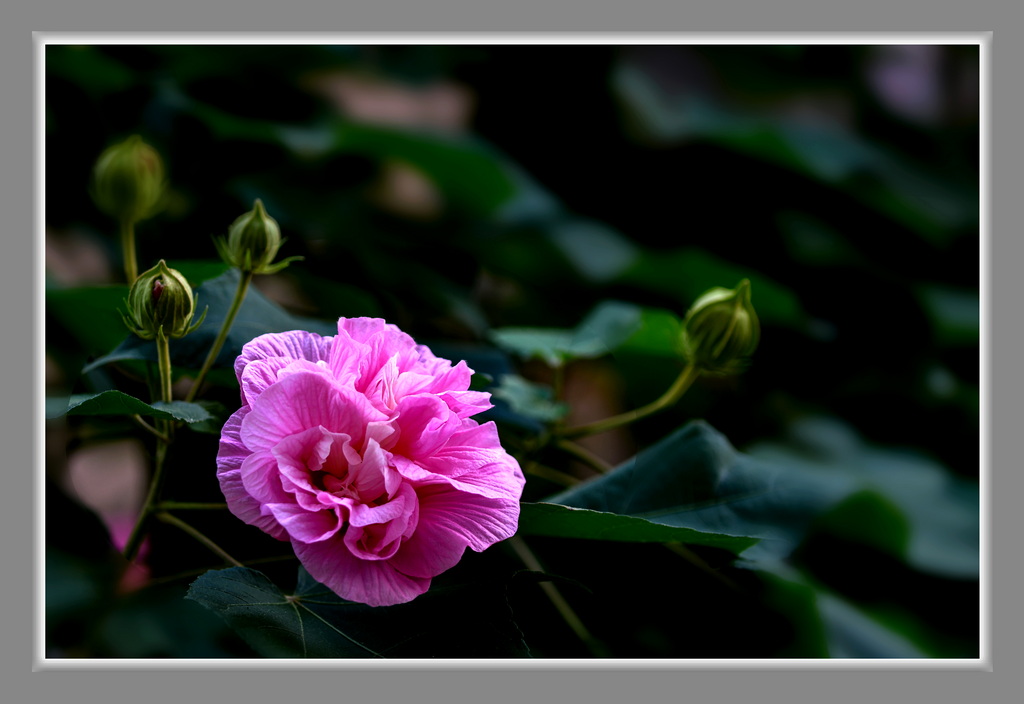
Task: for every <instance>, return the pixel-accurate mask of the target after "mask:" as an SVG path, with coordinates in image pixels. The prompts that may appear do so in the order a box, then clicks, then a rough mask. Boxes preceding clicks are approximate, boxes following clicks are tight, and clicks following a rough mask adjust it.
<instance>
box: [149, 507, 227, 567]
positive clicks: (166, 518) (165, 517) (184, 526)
mask: <svg viewBox="0 0 1024 704" xmlns="http://www.w3.org/2000/svg"><path fill="white" fill-rule="evenodd" d="M156 517H157V519H158V520H161V521H163V522H164V523H170V524H171V525H172V526H176V527H178V528H180V529H181V530H183V531H185V532H186V533H188V534H189V535H191V536H192V537H193V538H195V539H196V540H198V541H199V542H200V543H202V544H203V545H205V546H206V547H207V548H209V549H210V551H211V552H213V553H215V554H216V555H218V556H219V557H220V558H221V559H223V560H224V561H225V562H227V563H229V564H232V565H234V566H235V567H242V566H243V565H242V563H241V562H239V561H238V560H236V559H235V558H233V557H231V555H229V554H227V552H225V551H224V548H222V547H221V546H220V545H217V543H215V542H213V541H212V540H210V539H209V538H207V537H206V536H205V535H203V534H202V533H200V532H199V531H198V530H197V529H195V528H193V527H192V526H190V525H189V524H188V523H185V521H183V520H181V519H180V518H178V517H177V516H173V515H171V514H169V513H167V512H166V511H160V512H159V513H157V514H156Z"/></svg>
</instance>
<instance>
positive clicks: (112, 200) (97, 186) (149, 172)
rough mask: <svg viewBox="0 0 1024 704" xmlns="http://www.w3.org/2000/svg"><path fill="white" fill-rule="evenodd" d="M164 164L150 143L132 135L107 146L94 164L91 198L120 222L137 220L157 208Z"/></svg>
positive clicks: (158, 206) (160, 197) (161, 189)
mask: <svg viewBox="0 0 1024 704" xmlns="http://www.w3.org/2000/svg"><path fill="white" fill-rule="evenodd" d="M165 186H166V184H165V181H164V164H163V161H162V160H161V159H160V154H158V153H157V151H156V150H155V149H153V147H151V146H149V145H148V144H146V143H145V142H143V141H142V138H141V137H139V136H138V135H133V136H131V137H129V138H128V139H126V140H125V141H123V142H121V143H119V144H115V145H113V146H111V147H108V148H107V149H106V150H105V151H104V152H103V153H102V154H100V157H99V159H97V160H96V165H95V166H94V167H93V193H92V195H93V199H94V200H95V201H96V205H97V206H98V207H99V209H100V210H102V211H103V212H105V213H107V214H108V215H110V216H112V217H114V218H115V219H117V220H118V221H120V222H130V223H134V222H138V221H139V220H143V219H145V218H147V217H149V216H151V215H153V214H154V213H155V212H156V211H157V210H159V208H160V205H161V203H162V200H163V195H164V189H165Z"/></svg>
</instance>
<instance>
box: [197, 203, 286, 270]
mask: <svg viewBox="0 0 1024 704" xmlns="http://www.w3.org/2000/svg"><path fill="white" fill-rule="evenodd" d="M283 242H284V240H282V239H281V228H280V227H278V224H277V220H275V219H274V218H272V217H270V216H269V215H267V211H266V209H265V208H264V207H263V201H261V200H260V199H259V198H257V199H256V202H255V203H254V204H253V208H252V210H250V211H249V212H247V213H245V214H244V215H242V216H240V217H238V218H237V219H236V220H235V221H234V222H233V223H232V224H231V228H230V229H229V230H228V237H227V242H225V241H224V238H223V237H221V238H215V239H214V243H215V244H216V245H217V251H218V252H219V253H220V256H221V259H223V260H224V261H225V262H226V263H227V264H229V265H231V266H234V267H237V268H239V269H240V270H242V271H243V272H251V273H253V274H272V273H274V272H276V271H280V270H281V269H283V268H285V267H286V266H288V264H290V263H291V262H293V261H295V260H297V259H302V257H289V258H288V259H285V260H284V261H281V262H278V263H277V264H272V262H273V261H274V257H276V256H277V250H278V249H280V248H281V244H282V243H283Z"/></svg>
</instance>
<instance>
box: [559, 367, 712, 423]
mask: <svg viewBox="0 0 1024 704" xmlns="http://www.w3.org/2000/svg"><path fill="white" fill-rule="evenodd" d="M698 376H700V370H699V369H698V368H697V367H696V366H694V365H693V364H687V365H686V366H685V367H683V371H682V372H681V373H680V374H679V376H678V377H676V380H675V381H674V382H673V383H672V386H671V387H669V389H668V391H666V392H665V393H664V394H662V396H661V398H659V399H657V400H656V401H652V402H651V403H648V404H647V405H646V406H643V407H641V408H637V409H636V410H633V411H627V412H626V413H620V414H619V415H617V416H612V417H611V418H605V419H603V420H599V421H595V422H593V423H587V424H586V425H578V426H576V427H575V428H568V429H566V430H563V431H561V432H560V433H558V434H559V435H560V436H561V437H563V438H578V437H582V436H584V435H596V434H597V433H603V432H605V431H607V430H612V429H613V428H618V427H620V426H623V425H628V424H629V423H632V422H633V421H636V420H639V419H641V418H643V417H645V416H649V415H651V414H652V413H657V412H658V411H660V410H662V409H664V408H668V407H669V406H671V405H673V404H675V403H676V402H677V401H679V399H680V398H682V396H683V394H684V393H686V390H687V389H688V388H690V385H691V384H692V383H693V382H694V380H695V379H696V378H697V377H698Z"/></svg>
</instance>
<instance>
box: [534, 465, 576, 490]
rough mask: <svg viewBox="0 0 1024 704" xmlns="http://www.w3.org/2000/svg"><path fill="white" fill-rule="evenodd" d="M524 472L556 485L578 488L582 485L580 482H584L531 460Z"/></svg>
mask: <svg viewBox="0 0 1024 704" xmlns="http://www.w3.org/2000/svg"><path fill="white" fill-rule="evenodd" d="M523 471H524V472H526V473H527V474H532V475H534V476H537V477H541V478H543V479H547V480H548V481H549V482H552V483H554V484H560V485H562V486H576V485H577V484H579V483H580V481H582V480H581V479H579V478H577V477H574V476H572V475H571V474H566V473H565V472H560V471H558V470H557V469H554V468H552V467H548V466H547V465H543V464H540V463H539V462H535V461H533V460H530V461H528V462H527V463H526V464H525V466H524V467H523Z"/></svg>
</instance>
